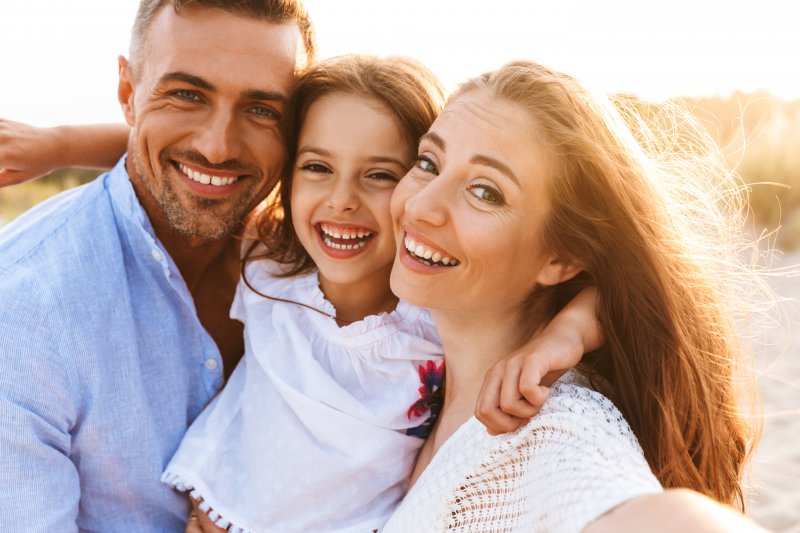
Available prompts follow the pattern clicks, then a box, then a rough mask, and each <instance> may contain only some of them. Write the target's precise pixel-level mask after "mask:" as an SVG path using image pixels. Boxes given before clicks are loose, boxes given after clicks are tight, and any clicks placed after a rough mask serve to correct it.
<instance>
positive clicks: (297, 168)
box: [162, 56, 444, 532]
mask: <svg viewBox="0 0 800 533" xmlns="http://www.w3.org/2000/svg"><path fill="white" fill-rule="evenodd" d="M443 100H444V98H443V93H442V89H441V87H440V86H439V84H438V82H437V80H436V79H435V78H434V76H433V75H432V74H431V73H430V72H428V71H427V70H426V69H425V68H424V67H422V66H421V65H419V64H417V63H415V62H413V61H410V60H408V59H400V58H389V59H377V58H371V57H362V56H346V57H340V58H336V59H332V60H329V61H326V62H324V63H322V64H320V65H318V66H316V67H315V68H314V69H313V70H311V71H310V72H308V73H307V74H305V75H304V76H303V77H301V79H300V80H299V82H298V85H297V88H296V92H295V95H294V101H293V103H292V110H291V114H293V115H294V117H293V120H291V117H290V120H289V122H290V123H296V124H299V125H300V128H299V135H298V136H297V137H296V142H290V158H291V159H290V160H292V161H293V162H294V164H293V166H292V168H291V170H290V172H287V173H286V179H285V180H284V181H283V183H282V185H281V200H282V202H281V203H280V204H279V205H280V206H282V207H283V209H282V211H283V212H282V213H281V212H280V207H278V206H272V207H271V208H267V209H265V210H264V211H262V212H261V213H260V214H259V215H258V220H257V227H258V230H259V234H260V241H261V242H260V243H259V244H258V246H256V247H252V248H251V250H250V253H248V254H247V260H246V261H245V263H244V264H245V266H244V269H243V272H242V283H240V285H239V287H238V290H237V294H236V297H235V299H234V303H233V307H232V310H231V316H233V317H234V318H237V319H238V320H241V321H242V322H243V323H244V324H245V356H244V358H243V359H242V361H241V362H240V363H239V366H238V367H237V368H236V369H235V370H234V372H233V374H232V376H231V378H230V380H229V382H228V384H227V385H226V387H225V389H224V390H223V391H222V393H220V394H219V396H217V397H216V398H215V400H214V401H213V402H212V403H211V404H210V405H209V406H208V407H207V408H206V410H205V411H204V412H203V413H202V414H201V415H200V417H199V418H198V419H197V420H196V421H195V422H194V423H193V425H192V426H191V427H190V429H189V431H188V432H187V434H186V436H185V437H184V440H183V442H182V444H181V446H180V448H179V449H178V452H177V453H176V454H175V456H174V457H173V459H172V461H171V462H170V464H169V465H168V466H167V468H166V471H165V472H164V475H163V478H162V479H163V481H165V482H166V483H168V484H170V485H172V486H174V487H176V488H178V489H179V490H191V491H192V495H193V496H194V497H195V499H202V500H203V507H202V508H203V510H204V511H208V512H209V514H210V516H211V517H212V519H214V520H216V521H217V525H218V526H221V527H230V529H231V530H233V531H239V530H246V531H322V530H326V531H329V530H336V531H354V532H355V531H359V532H363V531H371V530H373V529H377V528H380V527H382V526H383V523H384V522H385V521H386V520H387V519H388V517H389V515H390V514H391V512H392V511H393V510H394V508H395V507H396V505H397V504H398V502H399V501H400V499H401V498H402V496H403V494H404V492H405V487H406V480H407V479H408V476H409V474H410V472H411V470H412V468H413V466H414V461H415V459H416V455H417V451H418V450H419V447H420V446H421V444H422V442H423V438H424V436H425V435H426V434H427V431H426V429H427V428H428V427H429V426H430V424H431V421H432V417H433V414H434V413H433V412H432V409H431V407H432V406H433V401H434V400H435V396H436V393H437V392H438V387H439V384H440V383H441V379H442V371H443V366H442V362H441V361H442V358H441V355H442V354H441V348H440V344H439V341H438V337H437V336H436V332H435V329H434V326H433V323H432V321H431V320H430V318H429V316H428V314H427V313H426V312H424V311H423V310H421V309H419V308H416V307H412V306H409V305H407V304H405V303H404V302H398V300H397V298H396V297H395V296H394V295H393V294H392V292H391V290H390V288H389V274H390V270H391V266H392V262H393V260H394V255H395V253H396V248H395V242H394V234H393V231H392V221H391V217H390V213H389V200H390V198H391V194H392V191H393V190H394V187H395V185H396V183H397V182H398V181H399V180H400V178H401V177H402V176H403V175H404V174H405V173H406V171H407V170H408V168H409V167H410V165H411V162H412V161H413V158H414V153H415V149H416V143H417V140H418V139H419V137H420V136H421V135H422V134H423V133H424V132H425V131H426V130H427V128H428V126H429V125H430V124H431V123H432V122H433V120H434V119H435V118H436V116H437V114H438V113H439V111H440V109H441V106H442V104H443ZM287 138H289V139H292V140H294V139H293V138H294V136H292V135H291V134H289V135H287ZM310 502H313V503H312V504H311V505H309V503H310ZM301 510H302V511H301Z"/></svg>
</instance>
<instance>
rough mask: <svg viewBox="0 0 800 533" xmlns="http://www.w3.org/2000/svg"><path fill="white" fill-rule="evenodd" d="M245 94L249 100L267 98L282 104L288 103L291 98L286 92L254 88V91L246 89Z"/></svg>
mask: <svg viewBox="0 0 800 533" xmlns="http://www.w3.org/2000/svg"><path fill="white" fill-rule="evenodd" d="M243 96H244V97H245V98H247V99H248V100H266V101H272V102H280V103H282V104H286V103H287V102H288V101H289V98H288V97H287V96H286V95H285V94H281V93H277V92H273V91H261V90H258V89H254V90H252V91H245V92H244V94H243Z"/></svg>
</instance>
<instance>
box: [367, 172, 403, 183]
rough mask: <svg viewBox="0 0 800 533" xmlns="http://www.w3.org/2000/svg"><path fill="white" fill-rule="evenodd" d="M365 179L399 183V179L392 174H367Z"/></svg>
mask: <svg viewBox="0 0 800 533" xmlns="http://www.w3.org/2000/svg"><path fill="white" fill-rule="evenodd" d="M367 177H368V178H370V179H373V180H378V181H391V182H395V183H397V182H398V181H400V178H398V177H397V176H395V175H394V174H392V173H391V172H380V171H379V172H373V173H371V174H367Z"/></svg>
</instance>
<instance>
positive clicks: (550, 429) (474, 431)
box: [381, 371, 662, 533]
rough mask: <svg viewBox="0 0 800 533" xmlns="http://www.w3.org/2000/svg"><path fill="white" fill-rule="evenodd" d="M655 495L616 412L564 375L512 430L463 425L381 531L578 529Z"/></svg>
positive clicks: (647, 471)
mask: <svg viewBox="0 0 800 533" xmlns="http://www.w3.org/2000/svg"><path fill="white" fill-rule="evenodd" d="M661 490H662V489H661V486H660V484H659V483H658V481H657V480H656V478H655V476H653V474H652V472H651V471H650V468H649V467H648V465H647V462H646V461H645V459H644V456H643V454H642V450H641V447H640V446H639V443H638V442H637V440H636V437H635V436H634V435H633V432H632V431H631V429H630V427H629V426H628V424H627V423H626V422H625V420H624V419H623V418H622V414H621V413H620V412H619V410H617V408H616V407H615V406H614V404H612V403H611V401H609V400H608V399H607V398H606V397H605V396H603V395H602V394H600V393H598V392H595V391H593V390H591V389H589V388H587V387H586V384H585V383H584V382H583V381H582V379H581V378H580V377H579V376H578V374H577V373H576V372H574V371H572V372H570V373H568V374H567V375H565V376H564V378H562V380H561V381H560V382H559V383H557V384H556V385H555V386H553V387H552V389H551V393H550V398H549V399H548V400H547V402H546V403H545V404H544V406H543V407H542V410H541V412H540V413H539V415H538V416H536V417H534V418H533V419H532V420H531V421H530V422H529V423H528V424H527V425H525V426H524V427H522V428H521V429H519V430H518V431H516V432H514V433H509V434H506V435H500V436H496V437H493V436H490V435H489V434H488V433H487V432H486V428H485V427H484V426H483V425H482V424H481V423H480V422H478V421H477V420H476V419H475V418H471V419H470V420H468V421H467V422H466V423H465V424H464V425H463V426H461V428H459V429H458V430H457V431H456V432H455V433H454V434H453V435H452V436H451V437H450V438H449V439H448V440H447V441H446V442H445V443H444V444H443V445H442V447H441V448H440V449H439V450H438V452H437V453H436V455H435V456H434V457H433V459H432V460H431V463H430V464H429V465H428V467H427V468H426V469H425V471H424V472H423V473H422V475H421V476H420V477H419V479H418V480H417V482H416V483H415V484H414V486H413V487H412V488H411V490H410V491H409V493H408V494H407V495H406V497H405V499H404V500H403V502H402V503H401V505H400V507H399V508H398V510H397V511H396V512H395V514H394V515H393V516H392V518H391V519H390V521H389V523H388V524H387V525H386V527H385V528H384V529H383V530H381V533H413V532H425V533H429V532H434V531H458V532H468V531H469V532H488V531H492V532H511V531H526V532H539V531H549V532H564V533H567V532H577V531H581V530H582V529H583V528H585V527H586V526H587V525H588V524H589V523H590V522H592V521H593V520H594V519H596V518H598V517H599V516H600V515H602V514H604V513H605V512H606V511H609V510H611V509H612V508H614V507H615V506H617V505H619V504H620V503H622V502H625V501H626V500H628V499H630V498H633V497H635V496H638V495H642V494H647V493H655V492H660V491H661Z"/></svg>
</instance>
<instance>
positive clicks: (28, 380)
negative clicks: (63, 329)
mask: <svg viewBox="0 0 800 533" xmlns="http://www.w3.org/2000/svg"><path fill="white" fill-rule="evenodd" d="M7 294H8V292H6V295H7ZM3 299H4V300H5V298H3ZM32 302H35V297H34V296H33V295H26V296H25V297H24V298H9V300H6V301H5V302H3V304H2V305H0V506H1V507H0V509H1V510H0V530H2V531H26V532H40V531H41V532H45V531H46V532H48V533H53V532H58V533H60V532H68V531H70V532H71V531H77V529H78V528H77V525H76V519H77V516H78V505H79V500H80V482H79V477H78V472H77V469H76V467H75V464H74V463H73V462H72V460H71V458H70V453H71V435H70V429H71V428H72V427H73V425H74V423H75V420H76V417H75V414H74V413H75V409H74V405H75V397H74V396H73V395H72V394H70V390H69V378H68V376H69V373H68V372H67V371H66V369H65V368H64V363H63V362H62V361H60V360H59V354H58V351H57V350H55V349H54V346H53V345H51V340H50V339H49V331H48V329H49V328H47V327H46V326H43V325H42V322H43V321H44V320H46V319H44V318H43V314H42V313H41V311H39V310H37V309H34V307H35V304H33V305H32Z"/></svg>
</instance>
